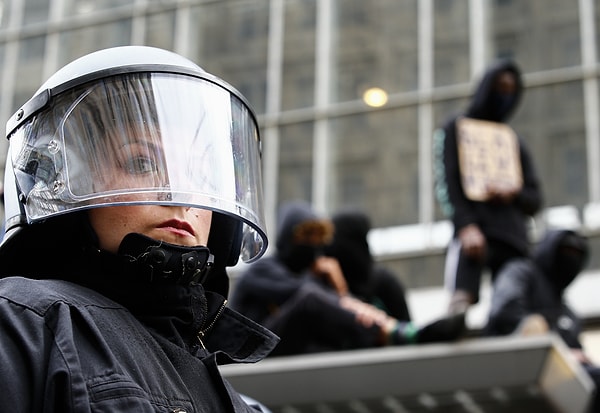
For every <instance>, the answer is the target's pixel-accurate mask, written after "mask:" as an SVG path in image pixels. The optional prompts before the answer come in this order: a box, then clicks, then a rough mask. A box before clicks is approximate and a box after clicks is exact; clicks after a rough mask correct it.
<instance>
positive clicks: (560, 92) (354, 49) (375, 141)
mask: <svg viewBox="0 0 600 413" xmlns="http://www.w3.org/2000/svg"><path fill="white" fill-rule="evenodd" d="M128 44H144V45H150V46H157V47H161V48H165V49H169V50H173V51H175V52H178V53H180V54H182V55H184V56H187V57H188V58H190V59H191V60H193V61H195V62H197V63H198V64H199V65H200V66H202V67H203V68H204V69H206V70H207V71H209V72H212V73H214V74H216V75H218V76H220V77H222V78H223V79H225V80H227V81H228V82H229V83H231V84H232V85H234V86H235V87H236V88H238V89H239V90H240V91H241V92H242V93H243V94H244V95H245V96H246V97H247V98H248V100H249V101H250V102H251V104H252V105H253V107H254V108H255V110H256V112H257V114H258V116H259V121H260V125H261V129H262V138H263V141H264V142H263V149H264V152H263V162H264V179H265V196H266V207H267V220H268V226H269V231H270V234H271V236H272V237H273V234H274V233H275V232H274V231H275V222H276V220H275V215H276V211H277V207H278V205H279V204H280V203H281V202H283V201H286V200H292V199H305V200H308V201H310V202H311V203H312V204H313V205H314V206H315V208H316V209H317V210H319V211H320V212H322V213H325V214H331V213H333V212H335V211H336V210H338V209H339V208H341V207H345V206H348V205H352V206H355V207H358V208H362V209H364V210H366V211H368V213H369V215H370V217H371V219H372V224H373V227H374V228H375V229H376V230H375V231H373V234H374V237H373V245H374V252H375V253H377V254H378V257H379V258H380V259H382V260H386V262H387V263H388V264H389V265H390V266H392V267H394V268H395V269H396V270H397V272H398V273H399V274H400V276H401V277H402V278H403V279H404V281H405V282H406V284H407V285H408V286H409V287H416V286H425V285H440V284H441V283H442V271H443V247H444V244H445V242H447V238H448V231H447V226H444V225H445V223H446V224H447V221H446V217H444V216H443V214H442V212H441V211H440V209H439V207H438V205H437V203H436V199H435V194H434V172H433V165H432V160H433V153H432V151H433V149H432V139H433V132H434V130H435V129H436V128H437V127H438V126H440V125H441V124H442V122H443V121H444V120H445V119H446V118H447V117H449V116H450V115H452V114H453V113H456V112H457V111H460V110H462V109H464V108H465V106H466V104H467V102H468V100H469V97H470V94H471V92H472V91H473V88H474V85H475V83H476V81H477V80H478V78H479V76H480V75H481V74H482V72H483V70H484V69H485V67H486V66H487V65H488V64H490V63H491V62H492V61H493V60H494V59H496V58H499V57H511V58H514V59H515V60H516V61H517V62H518V64H519V65H520V67H521V69H522V71H523V72H524V79H525V86H526V91H525V95H524V99H523V101H522V104H521V106H520V108H519V110H518V112H517V113H516V116H515V118H514V120H513V122H512V125H513V126H514V128H515V129H516V130H517V131H518V132H519V133H520V134H521V135H522V137H523V138H524V139H525V141H526V142H527V144H528V145H529V147H530V148H531V151H532V153H533V156H534V160H535V162H536V165H537V168H538V173H539V174H540V176H541V178H542V181H543V182H542V183H543V189H544V194H545V207H546V208H547V210H546V211H544V212H543V213H541V214H540V219H539V223H538V224H535V225H537V226H538V227H539V226H540V225H542V224H543V219H544V218H547V217H551V216H557V214H558V216H559V218H561V219H562V220H563V221H565V220H570V221H568V222H567V223H568V224H569V225H581V227H582V228H583V229H585V230H586V231H587V232H588V233H590V234H592V235H593V233H594V231H593V229H595V228H596V227H597V226H600V225H599V224H598V223H596V222H595V221H596V220H597V221H600V214H594V213H593V212H594V207H595V205H596V204H597V203H600V120H599V119H600V109H599V108H600V104H599V86H598V84H599V78H600V64H599V63H598V56H599V55H600V50H599V48H600V5H598V4H597V2H596V1H595V0H528V1H521V0H376V1H364V0H204V1H202V0H179V1H176V0H3V1H0V62H1V64H0V82H1V88H0V119H2V122H4V121H5V120H6V119H7V118H8V117H9V116H10V115H11V114H12V113H13V112H14V111H15V110H16V109H17V108H18V107H19V106H20V105H21V104H23V103H24V102H25V101H26V100H27V99H28V98H29V97H30V96H31V95H32V94H33V92H34V91H35V90H36V88H37V87H38V86H39V85H40V84H41V83H42V82H43V81H44V80H45V79H46V78H47V77H48V76H50V75H51V74H52V73H53V72H54V71H55V70H57V69H58V68H60V67H61V66H62V65H64V64H66V63H68V62H69V61H71V60H73V59H75V58H77V57H79V56H81V55H83V54H86V53H88V52H91V51H94V50H97V49H100V48H105V47H111V46H119V45H128ZM374 88H376V89H375V90H376V91H379V95H377V96H379V97H380V100H379V103H374V104H367V101H366V100H365V96H367V94H366V92H368V91H373V90H374ZM0 150H1V152H0V154H1V155H0V156H1V157H2V158H3V157H4V153H5V150H6V142H4V141H3V142H2V143H1V146H0ZM564 207H566V208H564ZM561 211H562V212H561ZM551 212H555V213H556V214H554V215H553V214H551ZM595 216H597V218H595ZM573 219H575V221H576V222H575V221H573ZM565 222H566V221H565ZM540 223H542V224H540ZM535 225H532V227H535ZM445 229H446V230H445ZM375 235H379V238H377V237H375ZM592 264H593V265H595V266H600V265H599V264H596V263H592Z"/></svg>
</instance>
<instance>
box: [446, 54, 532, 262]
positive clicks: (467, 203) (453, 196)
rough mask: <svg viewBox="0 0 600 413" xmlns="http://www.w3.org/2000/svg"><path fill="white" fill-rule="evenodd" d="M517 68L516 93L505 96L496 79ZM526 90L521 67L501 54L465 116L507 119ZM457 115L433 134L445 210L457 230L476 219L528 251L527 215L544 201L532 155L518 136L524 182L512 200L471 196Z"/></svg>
mask: <svg viewBox="0 0 600 413" xmlns="http://www.w3.org/2000/svg"><path fill="white" fill-rule="evenodd" d="M506 70H508V71H510V72H512V73H514V74H515V79H516V93H515V94H514V96H513V97H512V98H511V99H505V98H503V97H502V96H500V95H499V94H497V93H496V92H495V91H494V88H493V86H494V81H495V79H496V77H497V76H498V74H499V73H500V72H503V71H506ZM522 93H523V84H522V81H521V75H520V71H519V69H518V67H517V66H516V65H515V64H514V63H513V62H511V61H508V60H502V61H500V62H498V63H497V64H495V65H493V66H492V67H490V68H489V69H488V70H487V71H486V73H485V75H484V76H483V78H482V80H481V82H480V83H479V85H478V87H477V89H476V91H475V93H474V95H473V97H472V100H471V103H470V105H469V107H468V109H467V110H466V111H465V113H464V114H461V115H460V116H466V117H470V118H474V119H480V120H487V121H493V122H507V121H508V119H509V118H510V116H511V115H512V114H513V113H514V111H515V109H516V108H517V105H518V103H519V101H520V99H521V96H522ZM460 116H457V117H453V118H452V119H451V120H450V121H449V122H448V123H446V125H445V126H444V127H443V129H440V130H438V131H437V132H436V134H435V136H434V150H435V175H436V196H437V199H438V201H439V203H440V207H441V209H442V211H443V212H444V213H445V214H446V215H448V216H449V217H450V218H451V219H452V223H453V224H454V230H455V234H456V233H458V231H459V230H460V229H462V228H463V227H465V226H467V225H469V224H477V225H478V226H479V227H480V228H481V230H482V231H483V233H484V234H485V235H486V236H487V237H489V238H492V239H496V240H499V241H503V242H505V243H507V244H509V245H512V246H513V247H514V248H516V249H518V250H520V251H521V252H522V253H525V252H526V251H527V249H528V242H527V231H526V219H527V217H528V216H533V215H534V214H536V213H537V212H538V211H539V210H540V208H541V205H542V193H541V189H540V183H539V180H538V177H537V174H536V172H535V169H534V165H533V161H532V159H531V156H530V154H529V151H528V149H527V147H526V146H525V144H524V142H523V141H522V140H521V139H520V138H519V152H520V161H521V169H522V171H523V188H522V190H521V192H520V193H519V194H518V195H517V196H516V197H515V199H514V200H513V202H512V203H510V204H509V205H504V204H502V205H501V204H497V203H492V202H477V201H471V200H469V199H467V197H466V196H465V193H464V191H463V187H462V183H461V174H460V170H459V162H458V148H457V142H456V121H457V119H458V118H459V117H460Z"/></svg>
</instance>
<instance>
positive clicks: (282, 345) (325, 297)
mask: <svg viewBox="0 0 600 413" xmlns="http://www.w3.org/2000/svg"><path fill="white" fill-rule="evenodd" d="M261 324H263V325H264V326H265V327H267V328H268V329H269V330H271V331H273V332H274V333H275V334H277V335H278V336H279V337H280V338H281V341H280V342H279V344H278V345H277V347H276V348H275V350H274V351H273V352H272V353H271V355H273V356H282V355H291V354H306V353H315V352H322V351H337V350H345V349H353V348H367V347H375V346H378V345H380V343H381V331H380V329H379V327H376V326H372V327H369V328H367V327H364V326H363V325H362V324H360V323H358V322H357V321H356V317H355V315H354V313H352V312H350V311H348V310H346V309H344V308H342V307H341V306H340V304H339V297H338V295H337V294H335V293H334V292H332V291H328V290H325V289H324V288H322V287H319V286H318V285H316V284H311V283H307V284H305V285H304V286H303V287H302V288H300V289H299V290H298V292H297V293H296V294H294V296H293V297H291V298H290V299H289V300H288V301H287V302H286V303H285V304H284V305H283V306H281V308H280V310H279V311H278V312H277V313H276V314H274V315H272V316H270V317H269V318H268V319H266V320H265V321H263V322H262V323H261Z"/></svg>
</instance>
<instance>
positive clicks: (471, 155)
mask: <svg viewBox="0 0 600 413" xmlns="http://www.w3.org/2000/svg"><path fill="white" fill-rule="evenodd" d="M456 128H457V145H458V161H459V165H460V173H461V179H462V185H463V190H464V193H465V195H466V196H467V198H469V199H471V200H473V201H486V200H487V199H488V196H489V194H488V190H487V188H488V187H489V186H490V185H492V186H495V187H497V188H498V187H500V188H502V187H505V188H514V189H517V190H518V189H521V187H522V186H523V172H522V170H521V161H520V157H519V142H518V139H517V135H516V133H515V132H514V131H513V130H512V128H511V127H510V126H508V125H505V124H502V123H496V122H489V121H483V120H478V119H471V118H460V119H458V120H457V122H456Z"/></svg>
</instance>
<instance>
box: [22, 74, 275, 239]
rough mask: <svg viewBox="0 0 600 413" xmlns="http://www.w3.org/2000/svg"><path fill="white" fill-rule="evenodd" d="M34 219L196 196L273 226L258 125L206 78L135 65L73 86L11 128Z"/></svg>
mask: <svg viewBox="0 0 600 413" xmlns="http://www.w3.org/2000/svg"><path fill="white" fill-rule="evenodd" d="M11 156H12V160H13V164H14V165H15V169H16V171H17V172H16V173H17V180H18V182H19V186H20V188H21V191H22V192H23V193H24V195H25V196H26V197H27V204H26V209H27V214H28V218H29V219H30V220H37V219H42V218H46V217H48V216H52V215H56V214H59V213H64V212H65V211H69V210H74V209H81V208H89V207H93V206H101V205H119V204H140V203H142V204H148V203H150V204H160V205H189V206H193V207H199V208H208V209H212V210H216V211H222V212H225V213H227V214H230V215H234V216H239V217H241V218H242V219H243V220H244V221H246V222H247V223H250V224H252V226H254V227H255V228H257V229H259V230H260V231H261V232H264V231H263V230H262V228H264V219H263V217H262V179H261V175H260V148H259V141H258V132H257V127H256V123H255V121H254V117H253V115H252V113H251V112H250V111H249V109H248V108H247V106H246V105H245V104H244V102H242V101H241V100H240V99H239V98H238V97H237V96H235V95H233V94H231V93H230V92H229V91H228V90H226V89H225V88H223V87H221V86H219V85H217V84H214V83H211V82H209V81H206V80H202V79H198V78H194V77H188V76H183V75H174V74H162V73H159V74H157V73H153V74H150V73H136V74H128V75H123V76H115V77H112V78H106V79H102V80H99V81H97V82H95V83H93V84H88V85H85V86H82V87H80V88H78V89H74V90H71V91H68V92H65V93H63V94H61V95H59V96H57V97H56V98H55V101H54V102H53V103H52V105H51V107H50V108H48V109H47V110H46V111H45V112H42V113H41V114H38V115H37V116H35V117H33V118H32V119H31V120H30V121H29V122H28V123H25V124H24V125H22V126H21V127H20V129H19V130H17V131H16V133H15V134H14V135H13V136H12V137H11Z"/></svg>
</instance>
